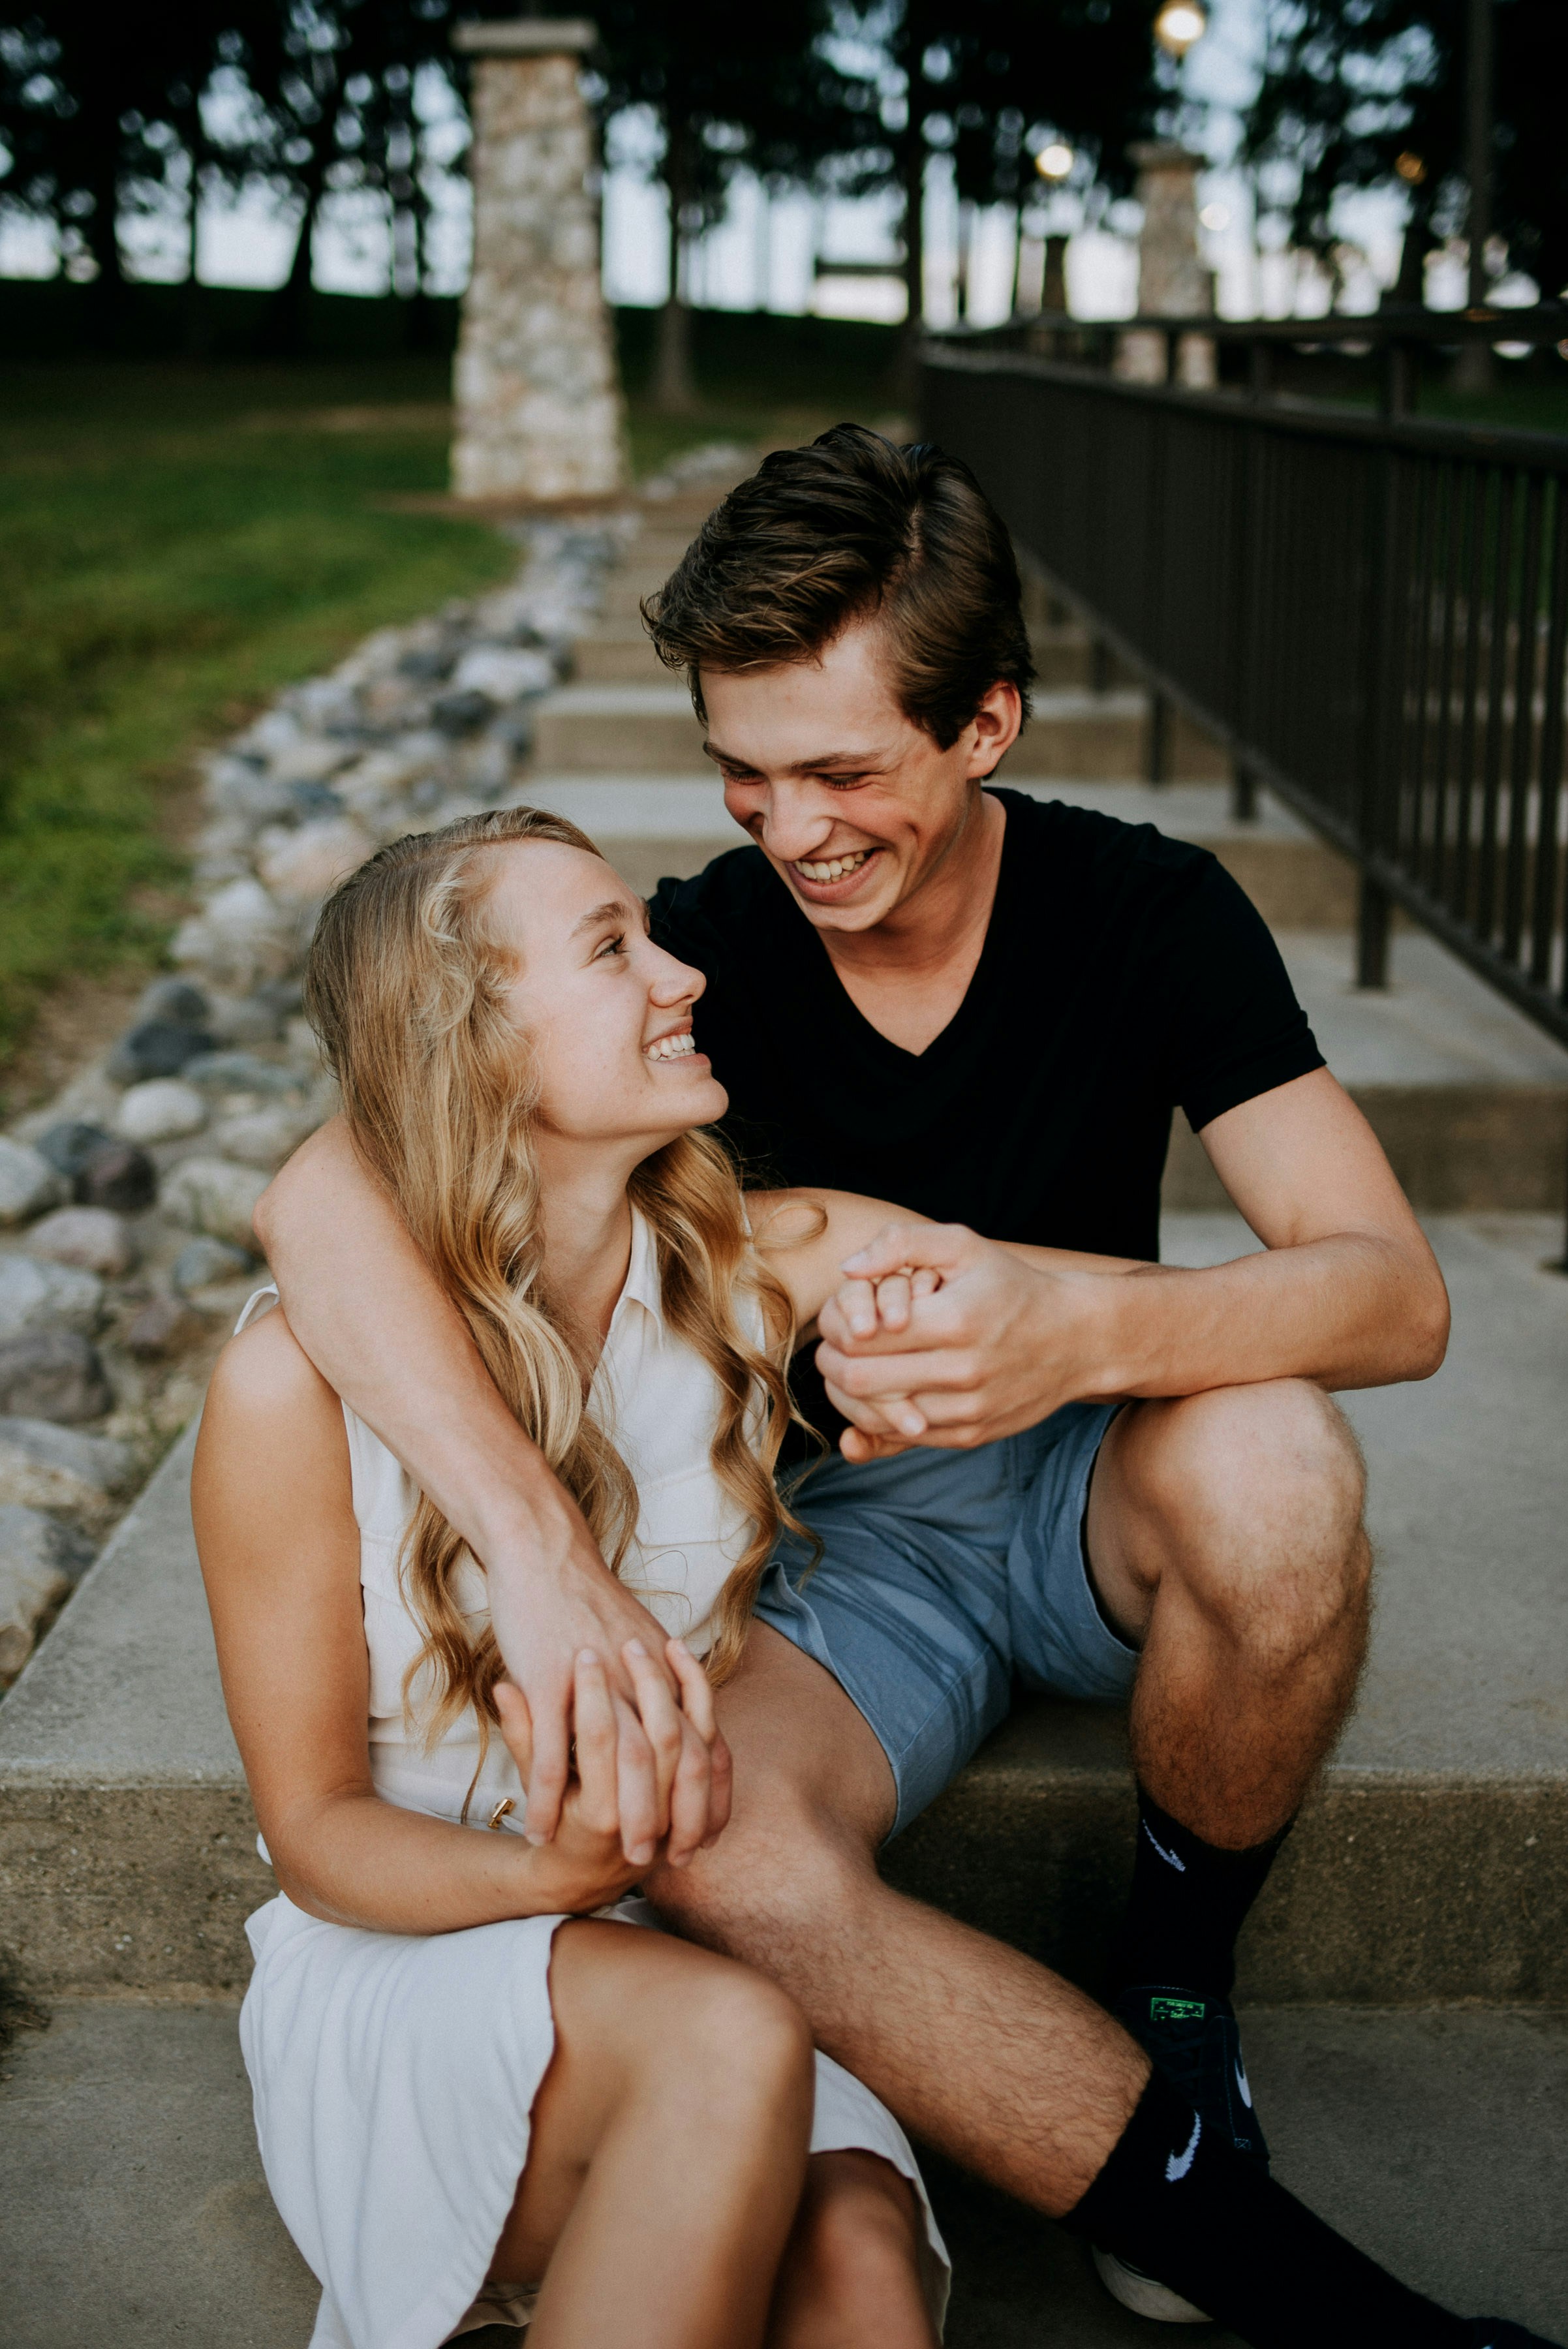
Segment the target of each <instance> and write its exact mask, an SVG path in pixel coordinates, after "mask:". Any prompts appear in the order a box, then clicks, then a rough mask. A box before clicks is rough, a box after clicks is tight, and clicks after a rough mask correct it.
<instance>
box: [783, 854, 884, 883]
mask: <svg viewBox="0 0 1568 2349" xmlns="http://www.w3.org/2000/svg"><path fill="white" fill-rule="evenodd" d="M870 854H871V851H870V850H869V849H868V848H856V849H852V850H851V851H850V853H849V854H848V855H847V856H829V857H826V858H815V859H807V858H806V857H804V856H797V857H796V859H795V866H794V869H795V871H796V872H797V873H804V874H805V877H806V879H807V880H808V881H842V880H843V878H844V875H845V874H846V873H858V872H859V870H860V867H861V866H862V865H863V864H865V862H866V859H867V857H868V856H869V855H870Z"/></svg>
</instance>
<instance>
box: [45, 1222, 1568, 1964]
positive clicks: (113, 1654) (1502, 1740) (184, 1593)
mask: <svg viewBox="0 0 1568 2349" xmlns="http://www.w3.org/2000/svg"><path fill="white" fill-rule="evenodd" d="M1431 1228H1432V1231H1433V1237H1434V1240H1435V1242H1436V1245H1437V1247H1438V1252H1439V1255H1440V1257H1441V1258H1442V1260H1443V1263H1444V1266H1445V1269H1446V1270H1447V1272H1448V1275H1449V1283H1450V1287H1451V1288H1452V1291H1453V1295H1454V1301H1455V1311H1456V1322H1455V1339H1454V1346H1453V1350H1452V1353H1451V1356H1450V1359H1449V1363H1448V1365H1447V1366H1446V1367H1445V1369H1444V1370H1443V1371H1441V1372H1440V1373H1439V1375H1438V1378H1437V1379H1435V1380H1433V1381H1430V1382H1429V1383H1428V1384H1427V1385H1425V1386H1421V1387H1409V1388H1398V1389H1395V1390H1391V1391H1390V1392H1386V1393H1374V1394H1368V1395H1363V1396H1355V1397H1352V1398H1351V1399H1350V1402H1349V1410H1350V1413H1351V1416H1352V1418H1353V1420H1354V1422H1355V1425H1356V1427H1357V1429H1358V1431H1359V1433H1360V1434H1361V1436H1362V1440H1363V1442H1364V1444H1365V1445H1366V1451H1367V1455H1368V1458H1369V1461H1370V1464H1371V1470H1372V1495H1373V1497H1372V1513H1373V1515H1372V1522H1373V1528H1374V1534H1375V1537H1376V1541H1377V1544H1378V1547H1379V1552H1380V1556H1381V1559H1382V1567H1381V1574H1382V1583H1381V1591H1382V1596H1381V1604H1380V1610H1379V1615H1378V1621H1377V1630H1376V1640H1375V1644H1374V1651H1373V1660H1372V1664H1371V1668H1370V1670H1369V1672H1368V1675H1367V1679H1366V1686H1365V1688H1364V1690H1363V1692H1362V1696H1361V1700H1360V1702H1359V1705H1358V1708H1357V1711H1356V1713H1355V1718H1354V1720H1353V1722H1352V1723H1351V1725H1350V1727H1349V1729H1348V1730H1347V1732H1346V1734H1345V1740H1344V1743H1343V1745H1342V1747H1341V1750H1340V1752H1339V1754H1338V1755H1337V1756H1336V1758H1335V1760H1334V1764H1332V1766H1331V1767H1330V1769H1329V1771H1328V1773H1327V1774H1326V1777H1325V1780H1324V1787H1323V1790H1322V1792H1321V1793H1320V1794H1319V1795H1317V1796H1316V1797H1314V1801H1313V1802H1312V1803H1311V1804H1310V1805H1309V1806H1308V1809H1307V1812H1306V1815H1305V1816H1304V1817H1303V1822H1302V1824H1301V1826H1300V1827H1299V1828H1298V1830H1297V1832H1296V1834H1295V1836H1294V1837H1293V1839H1292V1841H1291V1843H1290V1845H1289V1846H1288V1847H1287V1849H1286V1852H1285V1854H1284V1856H1283V1857H1282V1861H1281V1864H1280V1866H1279V1868H1277V1869H1276V1870H1275V1873H1274V1876H1273V1878H1272V1881H1271V1883H1270V1885H1269V1888H1268V1890H1267V1892H1266V1893H1265V1896H1264V1899H1263V1900H1262V1903H1261V1904H1260V1908H1259V1910H1258V1912H1257V1915H1256V1917H1255V1919H1254V1920H1253V1921H1252V1923H1251V1926H1250V1927H1249V1930H1248V1936H1247V1940H1246V1942H1245V1947H1244V1957H1243V1975H1242V1981H1243V1987H1244V1989H1245V1990H1246V1992H1248V1994H1249V1995H1251V1996H1252V1997H1254V1998H1259V1999H1262V2000H1266V2001H1271V2002H1312V2001H1314V2000H1324V1999H1326V2000H1338V2001H1348V2002H1359V2003H1390V2002H1393V2003H1421V2002H1427V2001H1430V2000H1447V1999H1467V1998H1469V1999H1473V1998H1481V1999H1487V2000H1491V2001H1503V2002H1507V2001H1533V2002H1548V2003H1550V2002H1552V2001H1553V2000H1555V2001H1558V2002H1563V2003H1568V1695H1565V1693H1564V1689H1563V1676H1562V1668H1561V1659H1562V1657H1563V1653H1564V1652H1565V1648H1564V1641H1565V1640H1568V1579H1565V1578H1564V1577H1563V1573H1562V1570H1561V1559H1562V1526H1563V1522H1564V1518H1565V1516H1568V1446H1564V1445H1563V1442H1562V1432H1561V1425H1560V1419H1561V1403H1560V1398H1561V1395H1562V1392H1563V1381H1564V1378H1565V1376H1568V1282H1564V1281H1563V1279H1562V1278H1560V1277H1559V1276H1557V1275H1555V1274H1552V1273H1548V1272H1544V1271H1542V1270H1541V1269H1540V1264H1541V1261H1542V1259H1543V1258H1544V1257H1546V1256H1547V1254H1548V1253H1549V1251H1550V1250H1551V1249H1552V1247H1553V1245H1554V1243H1558V1242H1559V1240H1560V1234H1559V1229H1558V1226H1556V1225H1555V1224H1554V1223H1553V1222H1551V1221H1548V1220H1547V1219H1546V1218H1544V1217H1542V1218H1539V1219H1531V1218H1507V1217H1503V1218H1469V1219H1455V1220H1439V1221H1438V1222H1437V1223H1436V1224H1435V1225H1433V1226H1432V1227H1431ZM1251 1245H1253V1243H1252V1242H1251V1237H1250V1235H1248V1234H1247V1232H1246V1230H1245V1227H1244V1226H1242V1225H1241V1221H1240V1219H1239V1218H1238V1217H1236V1216H1234V1215H1227V1216H1220V1217H1205V1216H1197V1217H1181V1216H1172V1217H1170V1218H1168V1227H1167V1241H1166V1253H1167V1254H1168V1256H1170V1257H1173V1258H1175V1259H1176V1260H1178V1261H1189V1262H1190V1261H1214V1260H1217V1259H1218V1258H1220V1257H1225V1256H1228V1255H1231V1254H1235V1253H1237V1252H1239V1251H1240V1250H1241V1248H1244V1247H1250V1246H1251ZM192 1443H193V1437H192V1436H190V1435H187V1437H186V1438H184V1439H183V1440H182V1443H181V1444H180V1445H179V1446H178V1447H176V1449H175V1451H174V1452H173V1453H172V1454H171V1455H170V1458H169V1459H168V1460H167V1461H166V1462H165V1464H164V1465H163V1467H162V1468H161V1469H160V1471H159V1472H158V1475H156V1476H155V1477H154V1479H153V1480H152V1483H151V1485H149V1487H148V1488H147V1491H146V1492H145V1493H144V1495H142V1498H141V1500H140V1502H139V1503H138V1504H137V1506H136V1507H135V1508H134V1509H133V1510H132V1511H131V1512H130V1515H129V1516H127V1517H126V1519H125V1520H124V1521H123V1523H122V1524H121V1526H119V1530H118V1532H117V1533H116V1535H115V1537H114V1538H113V1540H112V1541H111V1542H110V1543H109V1547H108V1548H107V1549H106V1550H105V1552H104V1555H103V1557H102V1558H101V1559H100V1560H99V1564H98V1565H97V1566H96V1567H95V1568H93V1570H92V1572H91V1574H90V1575H89V1576H88V1578H87V1580H86V1581H85V1582H84V1583H83V1585H82V1588H81V1589H80V1590H79V1592H78V1595H77V1597H76V1598H75V1599H73V1600H72V1602H71V1604H70V1606H69V1607H68V1608H67V1610H66V1612H65V1614H64V1615H63V1616H62V1618H61V1619H60V1621H59V1623H58V1625H57V1627H56V1629H55V1630H53V1631H52V1632H51V1634H50V1636H49V1638H48V1640H46V1641H45V1642H44V1644H43V1646H42V1647H41V1648H40V1649H39V1651H38V1652H37V1654H36V1657H35V1658H34V1660H33V1661H32V1662H31V1663H29V1665H28V1666H27V1669H26V1671H25V1672H24V1673H23V1674H22V1676H21V1678H20V1679H19V1680H18V1681H17V1682H16V1686H15V1687H14V1689H13V1690H12V1691H11V1692H10V1694H9V1695H8V1696H7V1697H6V1698H5V1702H4V1703H0V1919H3V1920H4V1924H3V1926H0V1952H3V1953H4V1954H5V1955H8V1956H9V1958H10V1959H11V1960H12V1961H13V1962H14V1963H15V1965H16V1970H17V1971H18V1972H19V1974H20V1976H21V1979H22V1980H23V1981H24V1982H25V1983H26V1984H28V1985H30V1986H32V1987H34V1988H36V1989H37V1990H38V1991H40V1992H56V1993H59V1992H93V1993H102V1992H108V1991H113V1990H117V1989H123V1990H129V1989H136V1990H161V1991H170V1990H172V1989H175V1988H179V1987H183V1988H184V1989H186V1990H192V1989H195V1990H207V1991H211V1990H216V1989H232V1988H234V1987H235V1986H237V1985H239V1984H241V1983H243V1982H244V1979H245V1977H246V1973H247V1971H248V1959H247V1954H246V1951H245V1946H244V1935H243V1931H242V1927H243V1921H244V1916H245V1914H246V1913H247V1911H248V1910H249V1909H252V1908H254V1906H255V1905H256V1904H257V1903H258V1902H259V1901H261V1900H263V1899H266V1898H267V1897H268V1895H269V1892H270V1889H271V1877H270V1874H269V1872H268V1870H267V1869H266V1868H265V1867H264V1866H263V1864H262V1862H261V1860H260V1859H259V1857H257V1856H256V1853H255V1849H254V1825H253V1822H252V1816H251V1810H250V1804H249V1799H248V1796H247V1794H246V1791H245V1787H244V1778H243V1775H242V1774H241V1771H240V1767H239V1761H238V1757H237V1755H236V1754H235V1751H234V1743H233V1739H232V1737H231V1735H230V1733H229V1729H228V1725H227V1723H226V1720H225V1718H224V1714H223V1702H222V1696H221V1692H220V1690H219V1686H218V1680H217V1671H216V1666H215V1661H214V1659H213V1646H212V1636H211V1632H210V1630H209V1628H208V1624H207V1618H206V1611H205V1608H204V1605H203V1601H202V1591H201V1583H200V1578H199V1573H198V1569H197V1565H196V1558H195V1551H194V1545H193V1542H192V1537H191V1531H190V1521H189V1511H188V1505H187V1499H186V1489H187V1478H188V1474H189V1460H190V1454H191V1450H192ZM1132 1818H1133V1810H1132V1795H1131V1781H1130V1778H1129V1776H1128V1773H1127V1763H1126V1758H1125V1754H1124V1749H1123V1741H1122V1733H1121V1727H1120V1724H1119V1723H1118V1721H1117V1720H1116V1717H1115V1715H1114V1714H1111V1713H1103V1712H1101V1711H1099V1710H1098V1709H1096V1708H1093V1707H1086V1706H1071V1705H1060V1704H1044V1703H1036V1704H1028V1705H1024V1706H1022V1707H1021V1708H1020V1710H1019V1711H1018V1713H1016V1715H1015V1716H1014V1718H1013V1720H1012V1722H1011V1723H1009V1724H1008V1725H1007V1727H1006V1728H1004V1729H1003V1730H1002V1732H1001V1733H999V1735H998V1736H997V1737H996V1738H995V1739H993V1740H992V1743H991V1744H990V1745H989V1746H988V1747H987V1748H986V1750H985V1752H984V1753H983V1754H981V1755H980V1756H979V1757H978V1759H977V1760H976V1762H975V1763H974V1764H973V1765H972V1766H971V1769H970V1770H969V1771H968V1772H967V1773H966V1774H965V1775H964V1777H963V1778H962V1779H961V1781H960V1782H959V1784H958V1785H956V1786H955V1787H954V1788H953V1789H952V1790H950V1793H949V1794H948V1795H946V1796H945V1797H944V1798H943V1800H942V1802H941V1803H940V1804H939V1805H938V1806H936V1808H935V1809H934V1810H933V1811H932V1812H931V1813H930V1814H929V1816H927V1818H925V1819H924V1820H922V1821H921V1822H919V1824H918V1825H917V1826H915V1827H914V1828H913V1829H912V1830H911V1831H910V1833H909V1835H908V1836H907V1837H904V1838H903V1839H902V1840H901V1841H900V1843H899V1844H898V1845H897V1846H895V1847H894V1848H893V1851H892V1853H891V1854H890V1856H889V1860H888V1868H889V1873H890V1874H892V1875H893V1876H894V1877H895V1878H897V1879H898V1881H900V1882H903V1883H906V1884H908V1885H909V1887H910V1889H915V1890H918V1891H919V1892H920V1893H921V1894H922V1895H923V1897H925V1898H928V1899H936V1900H938V1901H940V1902H941V1903H942V1904H943V1905H946V1906H951V1907H953V1908H955V1909H959V1910H961V1912H962V1913H963V1914H965V1915H968V1916H970V1917H971V1918H973V1919H974V1920H975V1921H976V1922H979V1923H981V1924H984V1925H985V1926H987V1927H988V1929H990V1930H993V1931H997V1932H1000V1933H1002V1935H1003V1936H1004V1937H1005V1938H1007V1939H1009V1940H1015V1941H1016V1942H1018V1943H1019V1944H1020V1946H1022V1947H1024V1948H1027V1949H1030V1950H1032V1951H1034V1952H1036V1953H1037V1954H1039V1955H1041V1956H1044V1957H1047V1958H1049V1959H1050V1960H1051V1961H1052V1962H1054V1963H1059V1964H1061V1965H1062V1966H1064V1968H1065V1970H1066V1971H1070V1972H1072V1973H1073V1974H1075V1976H1077V1977H1078V1978H1080V1979H1083V1980H1085V1981H1091V1982H1092V1981H1093V1980H1094V1979H1095V1975H1096V1969H1097V1967H1098V1965H1099V1962H1100V1959H1101V1956H1102V1953H1103V1949H1104V1944H1105V1940H1106V1933H1107V1931H1108V1930H1109V1923H1110V1920H1111V1919H1112V1917H1113V1915H1114V1913H1115V1910H1116V1904H1117V1901H1118V1900H1119V1898H1120V1892H1121V1886H1122V1882H1123V1879H1124V1878H1125V1874H1126V1871H1127V1866H1128V1863H1129V1858H1130V1848H1131V1827H1132Z"/></svg>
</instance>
